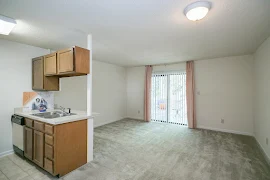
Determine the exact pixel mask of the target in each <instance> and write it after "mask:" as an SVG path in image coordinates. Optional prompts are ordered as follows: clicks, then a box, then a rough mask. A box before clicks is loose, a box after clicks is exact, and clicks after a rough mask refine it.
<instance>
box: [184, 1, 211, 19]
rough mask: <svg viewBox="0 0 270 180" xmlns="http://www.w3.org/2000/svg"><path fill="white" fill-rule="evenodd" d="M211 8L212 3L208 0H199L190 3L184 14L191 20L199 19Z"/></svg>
mask: <svg viewBox="0 0 270 180" xmlns="http://www.w3.org/2000/svg"><path fill="white" fill-rule="evenodd" d="M210 8H211V3H210V2H208V1H197V2H195V3H192V4H190V5H188V6H187V7H186V8H185V10H184V14H185V15H186V17H187V18H188V19H189V20H191V21H199V20H201V19H202V18H204V17H205V16H206V15H207V13H208V12H209V10H210Z"/></svg>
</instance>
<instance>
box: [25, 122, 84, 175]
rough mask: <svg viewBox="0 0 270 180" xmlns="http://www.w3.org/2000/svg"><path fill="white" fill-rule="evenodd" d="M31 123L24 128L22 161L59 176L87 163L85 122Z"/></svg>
mask: <svg viewBox="0 0 270 180" xmlns="http://www.w3.org/2000/svg"><path fill="white" fill-rule="evenodd" d="M28 121H29V122H30V121H31V119H28ZM32 121H33V123H27V124H26V126H25V128H24V134H25V141H24V148H25V153H24V155H25V157H26V158H28V159H29V160H31V161H33V162H34V163H36V164H37V165H38V166H40V167H42V168H43V169H45V170H46V171H48V172H49V173H51V174H52V175H59V176H63V175H65V174H67V173H69V172H71V171H73V170H75V169H76V168H78V167H80V166H82V165H84V164H86V163H87V120H80V121H75V122H70V123H65V124H59V125H55V126H53V125H51V124H45V123H43V122H39V121H36V120H32ZM29 126H31V127H29Z"/></svg>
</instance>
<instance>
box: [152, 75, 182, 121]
mask: <svg viewBox="0 0 270 180" xmlns="http://www.w3.org/2000/svg"><path fill="white" fill-rule="evenodd" d="M151 120H152V121H158V122H165V123H172V124H179V125H185V126H186V125H187V107H186V73H185V72H176V73H162V74H153V75H152V88H151Z"/></svg>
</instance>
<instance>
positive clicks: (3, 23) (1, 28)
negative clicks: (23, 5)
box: [0, 15, 17, 35]
mask: <svg viewBox="0 0 270 180" xmlns="http://www.w3.org/2000/svg"><path fill="white" fill-rule="evenodd" d="M16 24H17V23H16V21H15V20H14V19H11V18H9V17H6V16H2V15H0V34H4V35H9V33H10V32H11V31H12V29H13V28H14V27H15V26H16Z"/></svg>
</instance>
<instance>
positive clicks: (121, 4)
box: [0, 0, 270, 66]
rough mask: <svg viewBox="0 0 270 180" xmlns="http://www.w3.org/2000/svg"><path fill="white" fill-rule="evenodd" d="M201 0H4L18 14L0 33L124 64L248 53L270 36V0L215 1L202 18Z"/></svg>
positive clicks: (3, 10) (0, 7)
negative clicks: (197, 15)
mask: <svg viewBox="0 0 270 180" xmlns="http://www.w3.org/2000/svg"><path fill="white" fill-rule="evenodd" d="M194 1H195V0H166V1H165V0H136V1H135V0H113V1H112V0H76V1H74V0H57V1H55V0H23V1H22V0H0V14H2V15H5V16H9V17H12V18H14V19H16V21H17V23H18V25H17V26H16V27H15V29H14V30H13V31H12V33H11V34H10V35H9V36H4V35H0V38H3V39H8V40H12V41H17V42H21V43H25V44H30V45H34V46H38V47H43V48H47V49H54V50H58V49H62V48H66V47H69V46H73V45H78V46H85V45H86V36H87V34H89V33H90V34H92V37H93V59H94V60H97V61H103V62H108V63H112V64H117V65H121V66H139V65H146V64H163V63H173V62H180V61H187V60H198V59H208V58H216V57H224V56H234V55H244V54H251V53H253V52H255V50H256V49H257V48H258V46H259V45H260V44H261V43H262V42H263V41H264V40H265V39H266V38H267V37H269V35H270V20H269V19H270V1H269V0H210V1H211V2H212V9H211V10H210V12H209V14H208V16H207V17H206V18H204V19H203V20H201V21H198V22H192V21H189V20H188V19H187V18H186V17H185V16H184V14H183V10H184V8H185V7H186V6H187V5H188V4H190V3H192V2H194Z"/></svg>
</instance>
